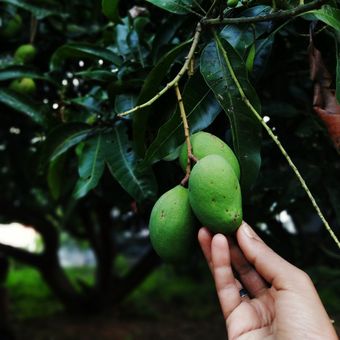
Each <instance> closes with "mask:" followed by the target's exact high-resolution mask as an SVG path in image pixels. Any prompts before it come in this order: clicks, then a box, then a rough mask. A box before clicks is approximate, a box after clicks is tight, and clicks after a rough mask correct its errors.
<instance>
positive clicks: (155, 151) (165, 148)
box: [143, 72, 221, 166]
mask: <svg viewBox="0 0 340 340" xmlns="http://www.w3.org/2000/svg"><path fill="white" fill-rule="evenodd" d="M182 96H183V102H184V106H185V110H186V114H187V118H188V123H189V126H190V132H191V133H195V132H197V131H200V130H203V129H205V128H207V127H208V126H209V125H210V124H211V123H212V122H213V121H214V119H215V118H216V116H217V115H218V114H219V112H220V111H221V107H220V105H219V104H218V103H217V101H216V99H215V98H214V95H213V93H212V91H211V90H210V89H209V88H208V87H207V85H206V84H205V83H204V80H203V79H202V76H201V74H200V73H199V72H197V73H196V74H195V75H194V76H193V77H192V78H191V79H190V80H189V81H188V83H187V84H186V87H185V89H184V91H183V94H182ZM183 142H184V130H183V122H182V120H181V117H180V113H179V109H178V108H177V109H176V111H175V112H174V114H173V116H172V117H171V118H170V119H169V120H168V121H167V122H166V123H165V124H164V125H163V126H161V128H160V129H159V131H158V134H157V137H156V139H155V140H154V141H153V143H152V144H151V145H150V147H149V148H148V150H147V152H146V155H145V159H144V161H143V166H145V165H150V164H152V163H155V162H157V161H158V160H160V159H162V158H164V157H165V156H167V155H169V154H170V153H171V152H173V151H174V150H175V149H176V148H177V147H178V146H179V145H181V144H182V143H183Z"/></svg>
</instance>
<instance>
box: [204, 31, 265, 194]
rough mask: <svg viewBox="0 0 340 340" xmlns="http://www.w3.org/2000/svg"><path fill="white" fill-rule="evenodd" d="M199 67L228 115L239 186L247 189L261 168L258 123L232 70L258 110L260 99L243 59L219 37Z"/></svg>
mask: <svg viewBox="0 0 340 340" xmlns="http://www.w3.org/2000/svg"><path fill="white" fill-rule="evenodd" d="M200 67H201V72H202V74H203V77H204V79H205V81H206V82H207V84H208V86H209V87H210V88H211V89H212V90H213V92H214V94H215V97H216V99H217V100H218V101H219V103H220V104H221V106H222V107H223V109H224V111H225V112H226V114H227V116H228V118H229V121H230V125H231V130H232V136H233V144H234V150H235V152H236V155H237V157H238V160H239V162H240V166H241V185H242V189H243V190H244V191H247V190H249V188H250V187H251V185H252V184H253V183H254V181H255V179H256V177H257V175H258V172H259V169H260V164H261V157H260V148H261V125H260V123H259V122H258V121H257V119H256V118H255V116H254V114H253V113H252V112H251V110H250V109H249V107H248V106H247V105H246V104H245V102H244V100H243V98H242V96H241V94H240V89H239V88H238V87H237V85H236V83H235V81H234V80H233V78H232V76H231V72H233V73H234V74H235V75H236V77H237V79H238V81H239V83H240V85H241V87H242V90H243V92H244V93H245V95H246V97H247V98H248V100H249V101H250V102H251V103H252V105H253V106H254V107H255V109H256V110H257V111H258V112H260V103H259V99H258V97H257V95H256V92H255V91H254V89H253V87H252V86H251V84H250V83H249V81H248V77H247V71H246V67H245V65H244V63H243V61H242V59H241V58H240V56H239V55H238V54H237V52H236V51H235V50H234V49H233V48H232V46H231V45H230V44H229V43H228V42H226V41H225V40H221V39H220V38H219V37H218V36H216V40H215V41H214V42H212V43H210V44H209V45H208V46H206V48H205V49H204V51H203V53H202V56H201V66H200Z"/></svg>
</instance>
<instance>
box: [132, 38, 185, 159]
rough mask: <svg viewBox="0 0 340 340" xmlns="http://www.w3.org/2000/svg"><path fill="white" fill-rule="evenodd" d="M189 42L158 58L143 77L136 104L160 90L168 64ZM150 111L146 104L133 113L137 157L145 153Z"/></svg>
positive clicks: (167, 70)
mask: <svg viewBox="0 0 340 340" xmlns="http://www.w3.org/2000/svg"><path fill="white" fill-rule="evenodd" d="M189 43H190V41H186V42H184V43H182V44H180V45H178V46H176V47H175V48H173V49H172V50H171V51H169V52H168V53H166V54H165V55H164V56H163V57H162V58H161V59H160V61H159V62H158V64H157V65H156V66H155V67H154V68H153V69H152V71H151V72H150V73H149V74H148V76H147V78H146V79H145V82H144V85H143V87H142V90H141V92H140V94H139V97H138V101H137V105H140V104H143V103H144V102H146V101H148V100H149V99H151V98H152V97H153V96H154V95H156V94H157V92H158V91H159V90H160V88H159V87H160V85H161V83H162V80H163V78H164V77H165V75H166V74H167V73H168V72H169V69H170V66H171V65H172V64H173V62H174V61H175V59H176V57H177V56H178V54H180V53H181V52H183V51H184V49H185V48H186V47H187V46H188V45H189ZM150 112H151V106H148V107H146V108H144V109H141V110H138V111H137V112H135V113H134V114H133V141H134V149H135V151H136V154H137V156H138V157H143V156H144V153H145V144H144V137H145V131H146V125H147V122H148V118H149V115H150Z"/></svg>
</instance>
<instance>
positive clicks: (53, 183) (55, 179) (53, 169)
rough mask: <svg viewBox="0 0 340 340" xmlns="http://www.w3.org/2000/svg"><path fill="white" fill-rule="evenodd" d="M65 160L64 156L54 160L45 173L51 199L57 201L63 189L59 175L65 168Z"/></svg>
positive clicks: (61, 177) (61, 178)
mask: <svg viewBox="0 0 340 340" xmlns="http://www.w3.org/2000/svg"><path fill="white" fill-rule="evenodd" d="M65 160H66V158H65V157H64V155H62V156H61V157H58V158H56V159H55V160H53V161H52V162H50V164H49V166H48V171H47V184H48V188H49V189H50V192H51V195H52V197H53V198H54V199H55V200H57V199H58V198H59V197H60V195H61V192H62V188H63V184H64V183H63V176H61V173H62V172H63V170H64V167H65Z"/></svg>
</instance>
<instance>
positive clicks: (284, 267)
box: [198, 222, 338, 340]
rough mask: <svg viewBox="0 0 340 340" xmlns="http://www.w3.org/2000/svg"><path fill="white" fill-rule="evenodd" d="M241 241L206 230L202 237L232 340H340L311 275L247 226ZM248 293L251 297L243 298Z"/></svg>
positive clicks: (241, 230) (239, 236) (243, 227)
mask: <svg viewBox="0 0 340 340" xmlns="http://www.w3.org/2000/svg"><path fill="white" fill-rule="evenodd" d="M236 238H237V242H238V245H237V244H236V243H235V242H234V241H232V240H231V239H230V238H228V240H227V238H226V237H225V236H224V235H222V234H216V235H215V236H212V235H211V234H210V232H209V231H208V229H206V228H201V229H200V231H199V233H198V239H199V242H200V245H201V248H202V250H203V253H204V255H205V257H206V260H207V262H208V265H209V267H210V270H211V272H212V275H213V278H214V280H215V285H216V290H217V294H218V298H219V301H220V304H221V307H222V311H223V315H224V319H225V321H226V327H227V332H228V339H230V340H232V339H251V340H256V339H261V340H262V339H289V340H292V339H327V340H331V339H338V337H337V335H336V333H335V330H334V328H333V326H332V324H331V322H330V319H329V317H328V315H327V313H326V311H325V309H324V307H323V305H322V302H321V300H320V298H319V296H318V294H317V292H316V290H315V288H314V285H313V283H312V281H311V279H310V278H309V276H308V275H307V274H306V273H305V272H303V271H302V270H300V269H298V268H297V267H295V266H293V265H292V264H290V263H289V262H287V261H286V260H284V259H283V258H282V257H280V256H279V255H278V254H276V253H275V252H274V251H273V250H272V249H270V248H269V247H268V246H267V245H266V244H265V243H264V242H263V241H262V240H261V239H260V237H259V236H258V235H257V234H256V233H255V232H254V231H253V229H251V228H250V227H249V226H248V225H247V224H246V223H245V222H243V223H242V225H241V226H240V228H239V229H238V230H237V234H236ZM232 267H233V269H234V271H235V273H236V274H237V275H238V279H236V278H235V276H234V273H233V269H232ZM242 288H244V289H246V290H247V291H248V294H249V296H248V295H246V296H243V297H241V296H240V295H241V294H240V290H241V289H242Z"/></svg>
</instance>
